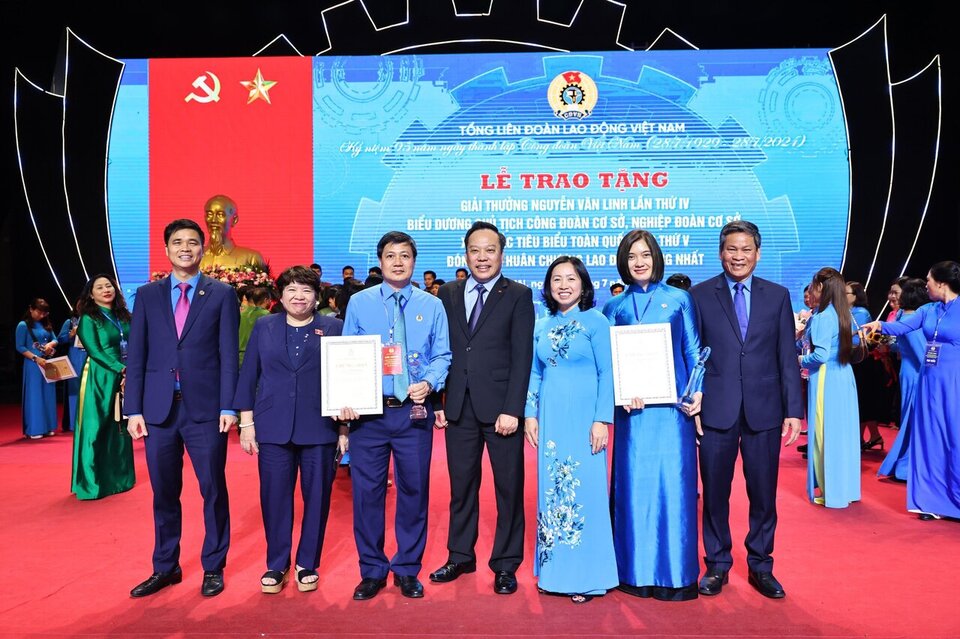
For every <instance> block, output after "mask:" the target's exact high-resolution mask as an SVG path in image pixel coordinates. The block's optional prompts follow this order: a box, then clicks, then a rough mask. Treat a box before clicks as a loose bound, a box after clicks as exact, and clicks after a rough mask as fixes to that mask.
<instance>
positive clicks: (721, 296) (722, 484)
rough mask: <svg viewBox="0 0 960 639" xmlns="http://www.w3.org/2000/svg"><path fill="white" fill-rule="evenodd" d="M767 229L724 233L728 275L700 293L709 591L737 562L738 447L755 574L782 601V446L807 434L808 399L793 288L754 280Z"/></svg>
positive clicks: (742, 227) (760, 586) (745, 226)
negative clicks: (777, 571) (733, 510)
mask: <svg viewBox="0 0 960 639" xmlns="http://www.w3.org/2000/svg"><path fill="white" fill-rule="evenodd" d="M759 259H760V231H759V230H758V229H757V227H756V225H755V224H753V223H751V222H747V221H735V222H730V223H729V224H727V225H726V226H724V227H723V229H722V230H721V231H720V262H721V263H722V265H723V274H721V275H718V276H716V277H713V278H711V279H709V280H707V281H705V282H702V283H700V284H698V285H696V286H694V287H693V288H692V289H691V290H690V293H691V294H692V295H693V299H694V301H695V302H696V305H697V311H698V314H699V317H700V342H701V344H702V345H703V346H709V347H710V349H711V354H710V358H709V359H708V360H707V368H706V374H705V376H704V380H703V405H702V408H701V422H702V425H703V438H702V440H701V442H700V477H701V481H702V483H703V546H704V552H705V554H706V556H705V557H704V561H705V563H706V567H707V571H706V574H705V575H704V577H703V579H701V580H700V587H699V590H700V593H701V594H704V595H717V594H719V593H720V591H721V590H722V588H723V585H724V584H726V583H727V578H728V577H727V573H728V572H729V570H730V568H731V566H732V565H733V557H732V555H731V548H732V541H731V537H730V521H729V516H730V489H731V484H732V482H733V472H734V466H735V465H736V461H737V453H738V451H739V453H740V454H741V456H742V464H743V476H744V479H745V480H746V484H747V495H748V497H749V499H750V531H749V532H748V533H747V538H746V548H747V565H748V569H749V572H748V580H749V582H750V584H751V585H752V586H753V587H754V588H756V589H757V590H758V591H759V592H760V593H761V594H763V595H765V596H767V597H771V598H774V599H779V598H782V597H783V596H784V595H785V593H784V590H783V587H782V586H781V585H780V583H779V582H778V581H777V580H776V578H775V577H774V576H773V557H772V556H771V555H772V553H773V537H774V531H775V530H776V526H777V506H776V499H777V475H778V472H779V468H780V442H781V439H784V441H785V445H787V446H789V445H790V444H792V443H793V442H794V441H796V439H797V435H799V433H800V426H801V423H800V420H801V417H802V416H803V395H802V391H801V385H800V367H799V364H798V363H797V352H796V347H795V343H794V325H793V308H792V306H791V304H790V294H789V292H788V291H787V289H785V288H784V287H782V286H780V285H779V284H775V283H773V282H769V281H767V280H763V279H760V278H759V277H754V275H753V271H754V269H756V266H757V262H758V261H759Z"/></svg>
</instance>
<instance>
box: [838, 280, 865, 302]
mask: <svg viewBox="0 0 960 639" xmlns="http://www.w3.org/2000/svg"><path fill="white" fill-rule="evenodd" d="M846 285H847V286H849V287H850V290H851V291H852V292H853V304H851V306H862V307H863V308H867V307H869V306H870V302H869V301H868V300H867V292H866V291H865V290H864V289H863V284H861V283H860V282H857V281H854V280H851V281H849V282H847V284H846ZM844 293H846V291H844Z"/></svg>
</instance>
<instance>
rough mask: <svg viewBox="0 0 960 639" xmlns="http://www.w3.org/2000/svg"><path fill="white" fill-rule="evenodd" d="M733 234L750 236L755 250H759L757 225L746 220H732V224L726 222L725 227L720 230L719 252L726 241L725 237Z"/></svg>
mask: <svg viewBox="0 0 960 639" xmlns="http://www.w3.org/2000/svg"><path fill="white" fill-rule="evenodd" d="M733 233H746V234H747V235H750V236H752V237H753V243H754V244H755V245H756V247H757V248H760V229H758V228H757V225H756V224H754V223H753V222H748V221H746V220H734V221H733V222H727V224H726V226H724V227H723V228H722V229H720V250H721V251H722V250H723V243H724V242H725V241H726V240H727V236H728V235H732V234H733Z"/></svg>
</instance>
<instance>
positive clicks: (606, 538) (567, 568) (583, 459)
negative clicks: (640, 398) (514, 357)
mask: <svg viewBox="0 0 960 639" xmlns="http://www.w3.org/2000/svg"><path fill="white" fill-rule="evenodd" d="M533 339H534V342H533V344H534V356H533V366H532V370H531V373H530V385H529V387H528V393H527V407H526V416H527V417H537V418H538V420H539V424H540V430H539V445H538V448H537V494H538V497H537V549H536V561H535V563H534V574H536V575H537V576H538V578H539V580H538V585H539V587H540V588H541V589H542V590H545V591H547V592H554V593H563V594H590V595H596V594H604V593H605V592H606V591H607V590H609V589H611V588H615V587H616V585H617V564H616V558H615V556H614V552H613V534H612V532H611V529H610V508H609V503H610V502H609V494H608V490H607V454H606V451H605V450H604V451H601V452H600V453H598V454H596V455H594V454H592V453H591V449H590V429H591V427H592V425H593V422H611V421H612V418H613V369H612V364H611V359H610V327H609V325H608V324H607V321H606V320H605V319H604V317H603V315H601V314H600V312H599V311H596V310H593V309H590V310H586V311H580V310H579V309H578V308H576V307H575V308H573V309H571V310H569V311H568V312H567V313H566V314H561V313H557V314H556V315H552V316H547V317H544V318H542V319H540V320H538V321H537V324H536V327H535V328H534V338H533Z"/></svg>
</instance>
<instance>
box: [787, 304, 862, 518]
mask: <svg viewBox="0 0 960 639" xmlns="http://www.w3.org/2000/svg"><path fill="white" fill-rule="evenodd" d="M807 335H808V336H809V339H810V348H811V350H810V352H809V353H808V354H807V355H804V356H803V358H802V360H801V361H800V366H801V368H806V369H807V370H809V371H810V379H809V387H808V393H807V432H808V439H807V445H808V453H809V454H808V457H807V494H808V496H809V498H810V501H811V502H813V503H816V504H822V505H825V506H826V507H827V508H846V507H847V506H849V505H850V503H851V502H854V501H859V500H860V409H859V407H858V405H857V381H856V379H855V378H854V375H853V367H852V366H850V364H841V363H840V361H839V360H838V359H837V357H838V353H839V350H840V321H839V318H838V316H837V311H836V309H835V308H834V307H833V305H832V304H830V305H829V306H827V307H826V308H825V309H823V310H821V311H820V312H818V313H817V314H815V315H814V316H813V317H811V318H810V321H809V322H808V323H807ZM817 488H819V489H820V494H817Z"/></svg>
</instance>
